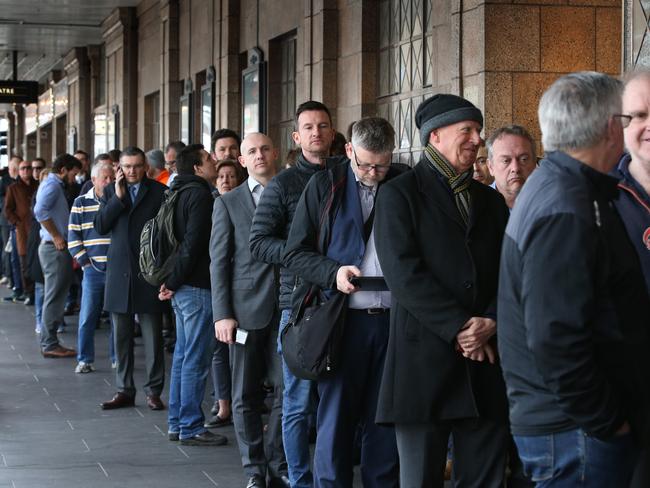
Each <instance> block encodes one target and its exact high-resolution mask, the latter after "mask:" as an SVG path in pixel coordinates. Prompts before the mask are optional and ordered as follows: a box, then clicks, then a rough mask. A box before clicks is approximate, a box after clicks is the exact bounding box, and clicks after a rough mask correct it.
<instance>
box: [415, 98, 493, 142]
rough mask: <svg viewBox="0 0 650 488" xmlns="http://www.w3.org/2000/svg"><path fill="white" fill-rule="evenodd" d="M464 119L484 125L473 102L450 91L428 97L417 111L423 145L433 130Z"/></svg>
mask: <svg viewBox="0 0 650 488" xmlns="http://www.w3.org/2000/svg"><path fill="white" fill-rule="evenodd" d="M463 120H473V121H475V122H478V123H479V124H481V127H483V115H482V114H481V111H480V110H479V109H478V108H476V107H475V106H474V104H473V103H472V102H470V101H469V100H465V99H464V98H462V97H459V96H456V95H450V94H448V93H438V94H437V95H434V96H432V97H431V98H427V99H426V100H425V101H424V102H422V103H421V104H420V106H419V107H418V109H417V111H416V112H415V125H417V127H418V129H420V141H421V142H422V146H423V147H424V146H426V145H427V143H428V142H429V134H431V131H432V130H434V129H437V128H438V127H444V126H446V125H451V124H455V123H457V122H462V121H463Z"/></svg>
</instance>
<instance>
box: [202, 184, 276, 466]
mask: <svg viewBox="0 0 650 488" xmlns="http://www.w3.org/2000/svg"><path fill="white" fill-rule="evenodd" d="M254 212H255V204H254V203H253V197H252V195H251V192H250V189H249V187H248V185H247V184H246V183H244V184H242V185H240V186H238V187H237V188H235V189H234V190H233V191H231V192H229V193H227V194H225V195H223V196H221V197H219V198H217V199H216V200H215V202H214V209H213V212H212V234H211V236H210V279H211V283H212V312H213V317H214V321H215V322H216V321H217V320H221V319H225V318H234V319H236V320H237V322H238V324H239V328H241V329H244V330H247V331H249V332H248V338H247V341H246V344H245V345H242V344H233V345H231V346H230V362H231V366H232V397H233V422H234V424H235V432H236V434H237V442H238V444H239V451H240V454H241V457H242V464H243V466H244V471H245V472H246V474H247V475H248V476H255V475H259V476H263V477H265V476H266V473H267V467H268V471H269V475H270V476H271V477H280V476H286V472H287V468H286V460H285V457H284V449H283V447H282V427H281V416H282V373H281V363H280V356H279V355H278V354H277V352H276V346H275V344H276V340H277V334H278V330H277V324H278V302H277V297H278V279H277V276H278V275H277V269H276V268H275V266H274V265H269V264H265V263H260V262H258V261H255V260H254V259H253V258H252V256H251V254H250V250H249V244H248V241H249V234H250V227H251V224H252V221H253V213H254ZM265 377H266V378H267V379H268V380H269V381H270V382H271V383H272V384H273V388H274V401H273V407H272V410H271V416H270V418H269V422H268V430H267V433H266V439H264V432H263V424H262V418H261V415H260V406H261V402H262V400H263V391H262V383H263V381H264V378H265ZM265 447H266V453H265Z"/></svg>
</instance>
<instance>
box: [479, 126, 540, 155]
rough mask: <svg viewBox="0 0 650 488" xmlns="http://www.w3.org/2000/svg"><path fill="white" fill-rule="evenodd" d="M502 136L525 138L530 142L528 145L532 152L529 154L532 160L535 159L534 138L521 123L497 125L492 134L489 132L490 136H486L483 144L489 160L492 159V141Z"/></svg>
mask: <svg viewBox="0 0 650 488" xmlns="http://www.w3.org/2000/svg"><path fill="white" fill-rule="evenodd" d="M503 136H518V137H523V138H524V139H526V140H527V141H528V142H529V143H530V147H531V149H532V152H533V153H532V154H531V156H532V157H533V160H535V159H537V155H536V154H535V139H533V136H531V135H530V132H528V131H527V130H526V129H525V128H524V127H522V126H521V125H516V124H513V125H506V126H503V127H499V128H498V129H497V130H495V131H494V132H492V134H490V137H488V138H487V140H486V141H485V146H486V147H487V153H488V159H489V160H492V146H494V143H495V142H496V141H497V140H498V139H500V138H502V137H503Z"/></svg>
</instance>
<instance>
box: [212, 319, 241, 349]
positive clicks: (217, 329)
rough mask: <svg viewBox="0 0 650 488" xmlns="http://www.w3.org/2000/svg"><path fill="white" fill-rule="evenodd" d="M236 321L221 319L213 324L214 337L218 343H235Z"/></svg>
mask: <svg viewBox="0 0 650 488" xmlns="http://www.w3.org/2000/svg"><path fill="white" fill-rule="evenodd" d="M237 325H239V324H238V323H237V321H236V320H235V319H221V320H217V321H216V322H215V323H214V335H215V337H216V338H217V340H218V341H221V342H225V343H226V344H234V343H235V331H236V330H237Z"/></svg>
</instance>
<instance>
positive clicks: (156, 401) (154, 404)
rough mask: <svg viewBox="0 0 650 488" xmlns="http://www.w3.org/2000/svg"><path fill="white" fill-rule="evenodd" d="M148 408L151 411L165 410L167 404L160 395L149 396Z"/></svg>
mask: <svg viewBox="0 0 650 488" xmlns="http://www.w3.org/2000/svg"><path fill="white" fill-rule="evenodd" d="M147 407H149V408H150V409H151V410H165V404H164V403H163V402H162V400H161V399H160V397H159V396H158V395H147Z"/></svg>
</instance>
